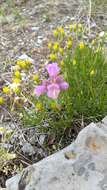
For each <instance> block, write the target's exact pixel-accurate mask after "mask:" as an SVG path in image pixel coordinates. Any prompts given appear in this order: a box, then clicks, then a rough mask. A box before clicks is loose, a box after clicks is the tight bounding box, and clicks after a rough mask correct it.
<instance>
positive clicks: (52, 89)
mask: <svg viewBox="0 0 107 190" xmlns="http://www.w3.org/2000/svg"><path fill="white" fill-rule="evenodd" d="M47 89H48V91H47V95H48V97H49V98H52V99H57V98H58V96H59V93H60V88H59V85H58V84H54V83H53V84H50V85H49V86H48V87H47Z"/></svg>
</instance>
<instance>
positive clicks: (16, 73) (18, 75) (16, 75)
mask: <svg viewBox="0 0 107 190" xmlns="http://www.w3.org/2000/svg"><path fill="white" fill-rule="evenodd" d="M15 77H16V78H18V79H21V73H20V71H18V70H16V71H15Z"/></svg>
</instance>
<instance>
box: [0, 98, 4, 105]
mask: <svg viewBox="0 0 107 190" xmlns="http://www.w3.org/2000/svg"><path fill="white" fill-rule="evenodd" d="M3 104H4V98H3V97H0V106H1V105H3Z"/></svg>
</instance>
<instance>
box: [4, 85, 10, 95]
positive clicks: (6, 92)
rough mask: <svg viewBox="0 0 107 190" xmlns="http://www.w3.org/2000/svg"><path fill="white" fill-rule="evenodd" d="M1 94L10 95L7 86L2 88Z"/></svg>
mask: <svg viewBox="0 0 107 190" xmlns="http://www.w3.org/2000/svg"><path fill="white" fill-rule="evenodd" d="M3 92H4V93H5V94H10V89H9V87H8V86H4V87H3Z"/></svg>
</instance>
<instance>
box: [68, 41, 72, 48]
mask: <svg viewBox="0 0 107 190" xmlns="http://www.w3.org/2000/svg"><path fill="white" fill-rule="evenodd" d="M67 47H68V49H70V48H72V40H69V41H68V42H67Z"/></svg>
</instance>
